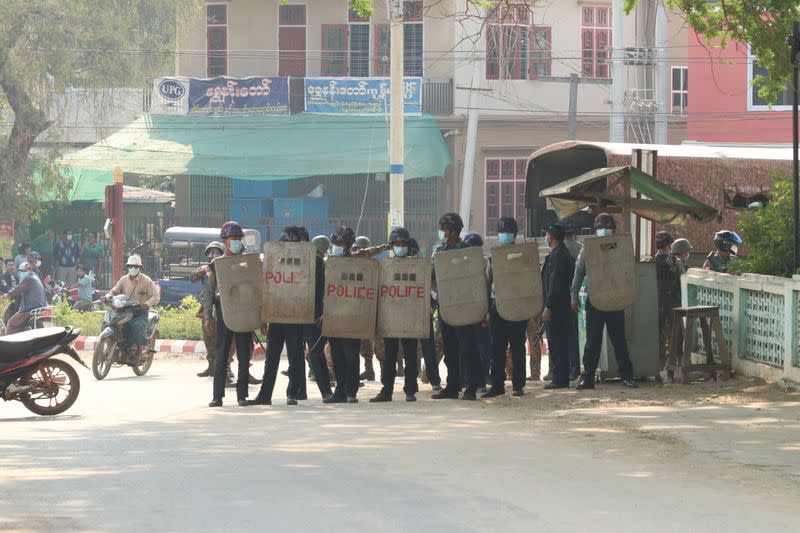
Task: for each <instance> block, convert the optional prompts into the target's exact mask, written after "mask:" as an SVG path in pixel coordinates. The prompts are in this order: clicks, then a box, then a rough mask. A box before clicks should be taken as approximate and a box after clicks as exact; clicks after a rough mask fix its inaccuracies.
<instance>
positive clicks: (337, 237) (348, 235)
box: [331, 226, 356, 246]
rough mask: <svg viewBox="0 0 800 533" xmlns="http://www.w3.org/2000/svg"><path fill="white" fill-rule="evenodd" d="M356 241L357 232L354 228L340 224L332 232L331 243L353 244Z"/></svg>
mask: <svg viewBox="0 0 800 533" xmlns="http://www.w3.org/2000/svg"><path fill="white" fill-rule="evenodd" d="M354 242H356V234H355V233H354V232H353V229H352V228H349V227H347V226H339V227H338V228H336V229H335V230H333V233H331V244H338V245H344V246H352V245H353V243H354Z"/></svg>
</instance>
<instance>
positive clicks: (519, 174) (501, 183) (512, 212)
mask: <svg viewBox="0 0 800 533" xmlns="http://www.w3.org/2000/svg"><path fill="white" fill-rule="evenodd" d="M527 164H528V160H527V159H518V158H487V159H486V179H485V182H486V235H497V221H498V219H499V218H500V217H514V218H515V219H516V220H517V224H518V225H519V231H520V234H522V235H524V234H525V233H524V232H525V219H526V217H525V175H526V170H527Z"/></svg>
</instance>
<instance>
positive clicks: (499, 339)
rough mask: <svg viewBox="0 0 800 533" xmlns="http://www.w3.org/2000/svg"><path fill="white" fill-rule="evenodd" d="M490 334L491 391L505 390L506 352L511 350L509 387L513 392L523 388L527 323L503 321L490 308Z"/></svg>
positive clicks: (524, 321) (495, 310)
mask: <svg viewBox="0 0 800 533" xmlns="http://www.w3.org/2000/svg"><path fill="white" fill-rule="evenodd" d="M489 320H490V327H491V332H492V344H491V346H492V374H491V382H492V389H494V390H503V389H505V381H506V350H507V349H508V348H509V347H510V348H511V362H512V363H513V370H512V374H511V386H512V387H513V388H514V390H522V389H523V388H524V387H525V370H526V369H525V330H526V329H527V327H528V321H527V320H523V321H521V322H512V321H509V320H505V319H504V318H502V317H501V316H500V315H499V314H498V313H497V309H496V308H495V307H494V306H492V310H491V312H490V316H489Z"/></svg>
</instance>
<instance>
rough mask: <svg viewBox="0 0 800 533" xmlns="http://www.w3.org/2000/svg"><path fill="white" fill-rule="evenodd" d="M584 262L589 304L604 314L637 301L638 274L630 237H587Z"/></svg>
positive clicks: (584, 241) (584, 247)
mask: <svg viewBox="0 0 800 533" xmlns="http://www.w3.org/2000/svg"><path fill="white" fill-rule="evenodd" d="M582 253H583V258H584V261H586V277H587V286H588V289H589V301H590V302H591V303H592V305H593V306H594V307H595V308H596V309H599V310H601V311H619V310H621V309H625V308H626V307H630V306H631V305H633V302H634V301H636V293H637V288H636V270H635V261H634V257H633V241H632V240H631V236H630V234H629V233H621V234H619V235H611V236H610V237H586V238H585V239H584V240H583V252H582Z"/></svg>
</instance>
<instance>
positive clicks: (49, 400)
mask: <svg viewBox="0 0 800 533" xmlns="http://www.w3.org/2000/svg"><path fill="white" fill-rule="evenodd" d="M80 333H81V330H80V329H73V328H71V327H66V328H44V329H37V330H34V331H25V332H22V333H15V334H14V335H6V336H4V337H0V396H2V397H3V400H5V401H11V400H17V401H19V402H22V405H24V406H25V407H26V408H27V409H28V410H29V411H31V412H32V413H35V414H37V415H45V416H52V415H58V414H61V413H63V412H64V411H66V410H67V409H69V408H70V407H72V404H74V403H75V400H77V399H78V393H79V392H80V390H81V382H80V379H79V378H78V373H77V372H76V371H75V369H74V368H72V366H71V365H70V364H69V363H67V362H66V361H62V360H61V359H52V357H53V356H56V355H58V354H65V355H68V356H69V357H71V358H72V359H74V360H75V361H77V362H78V363H80V364H81V365H82V366H84V367H86V364H85V363H84V362H83V361H82V360H81V358H80V356H79V355H78V353H77V352H76V351H75V349H74V348H72V346H71V344H72V342H73V341H74V340H75V339H76V338H78V335H80ZM87 368H88V367H87Z"/></svg>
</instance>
